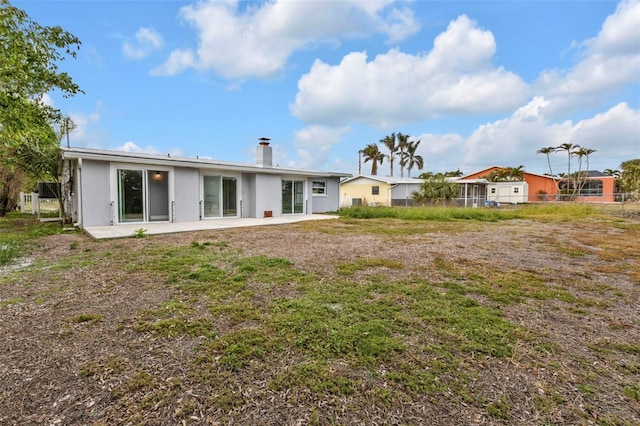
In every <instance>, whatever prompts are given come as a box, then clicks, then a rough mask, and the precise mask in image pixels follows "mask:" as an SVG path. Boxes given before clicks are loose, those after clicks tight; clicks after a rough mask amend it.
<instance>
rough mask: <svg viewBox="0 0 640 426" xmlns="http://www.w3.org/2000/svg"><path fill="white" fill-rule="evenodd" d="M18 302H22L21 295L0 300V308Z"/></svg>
mask: <svg viewBox="0 0 640 426" xmlns="http://www.w3.org/2000/svg"><path fill="white" fill-rule="evenodd" d="M18 303H24V298H23V297H11V298H9V299H6V300H0V308H4V307H5V306H10V305H17V304H18Z"/></svg>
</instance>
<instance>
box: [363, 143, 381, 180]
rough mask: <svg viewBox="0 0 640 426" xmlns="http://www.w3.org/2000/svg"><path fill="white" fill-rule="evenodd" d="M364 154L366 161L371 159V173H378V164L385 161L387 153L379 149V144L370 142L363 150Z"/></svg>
mask: <svg viewBox="0 0 640 426" xmlns="http://www.w3.org/2000/svg"><path fill="white" fill-rule="evenodd" d="M362 153H363V154H364V162H365V163H366V162H367V161H371V162H372V164H371V174H372V175H373V176H375V175H377V174H378V164H382V162H383V161H384V157H385V155H384V154H383V153H382V152H380V150H379V149H378V145H377V144H375V143H370V144H369V145H367V146H366V147H365V148H364V149H363V150H362Z"/></svg>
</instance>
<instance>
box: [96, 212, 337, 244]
mask: <svg viewBox="0 0 640 426" xmlns="http://www.w3.org/2000/svg"><path fill="white" fill-rule="evenodd" d="M338 218H339V216H335V215H325V214H307V215H292V216H280V217H266V218H248V217H245V218H229V219H207V220H198V221H195V222H177V223H167V222H163V223H154V222H150V223H134V224H120V225H111V226H87V227H85V228H84V230H85V231H86V232H87V233H88V234H89V235H91V236H92V237H93V238H95V239H97V240H101V239H108V238H126V237H131V236H132V235H133V233H134V232H136V231H137V230H138V229H140V228H143V229H145V230H146V232H145V234H146V235H157V234H172V233H176V232H188V231H205V230H210V229H227V228H241V227H248V226H266V225H283V224H287V223H295V222H303V221H306V220H328V219H338Z"/></svg>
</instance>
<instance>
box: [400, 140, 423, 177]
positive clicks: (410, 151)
mask: <svg viewBox="0 0 640 426" xmlns="http://www.w3.org/2000/svg"><path fill="white" fill-rule="evenodd" d="M418 146H420V141H415V142H409V143H408V144H407V150H406V152H405V153H404V158H405V164H406V165H407V177H411V169H413V166H416V167H418V170H422V168H423V167H424V159H423V158H422V155H417V154H416V151H417V149H418Z"/></svg>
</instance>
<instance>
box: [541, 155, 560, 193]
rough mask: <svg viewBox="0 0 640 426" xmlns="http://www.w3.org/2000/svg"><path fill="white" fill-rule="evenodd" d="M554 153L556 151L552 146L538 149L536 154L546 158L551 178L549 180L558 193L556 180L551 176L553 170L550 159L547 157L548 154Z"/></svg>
mask: <svg viewBox="0 0 640 426" xmlns="http://www.w3.org/2000/svg"><path fill="white" fill-rule="evenodd" d="M556 151H557V148H554V147H552V146H547V147H545V148H540V149H539V150H538V151H536V153H538V154H544V155H546V156H547V164H548V165H549V176H551V179H553V184H554V185H555V187H556V192H560V191H559V189H558V180H557V179H556V177H555V175H554V174H553V170H552V169H551V158H550V157H549V154H551V153H553V152H556Z"/></svg>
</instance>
